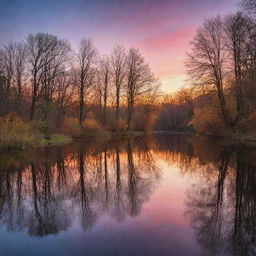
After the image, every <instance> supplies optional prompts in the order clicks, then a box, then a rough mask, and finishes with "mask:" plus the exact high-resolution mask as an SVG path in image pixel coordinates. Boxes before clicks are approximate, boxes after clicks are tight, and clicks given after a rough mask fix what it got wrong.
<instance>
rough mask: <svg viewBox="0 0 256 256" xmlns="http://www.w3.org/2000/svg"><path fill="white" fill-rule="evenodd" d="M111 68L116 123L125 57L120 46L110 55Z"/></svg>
mask: <svg viewBox="0 0 256 256" xmlns="http://www.w3.org/2000/svg"><path fill="white" fill-rule="evenodd" d="M110 59H111V66H112V70H113V79H114V86H115V94H116V121H118V119H119V106H120V92H121V88H122V86H123V84H124V79H125V71H126V61H127V56H126V52H125V49H124V48H123V47H122V46H117V47H115V48H114V49H113V51H112V54H111V57H110Z"/></svg>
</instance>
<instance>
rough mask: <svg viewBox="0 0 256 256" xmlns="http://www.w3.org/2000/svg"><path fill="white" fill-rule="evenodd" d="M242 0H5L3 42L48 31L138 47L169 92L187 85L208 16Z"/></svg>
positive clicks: (1, 3) (102, 44)
mask: <svg viewBox="0 0 256 256" xmlns="http://www.w3.org/2000/svg"><path fill="white" fill-rule="evenodd" d="M237 1H238V0H0V46H1V45H3V44H4V43H6V42H7V41H9V40H14V41H15V40H20V39H24V38H25V37H26V36H27V34H28V33H34V32H48V33H52V34H56V35H58V36H60V37H62V38H67V39H69V40H70V41H71V43H72V44H73V45H74V46H75V45H77V43H78V42H79V40H80V39H81V38H88V37H90V38H92V39H93V41H94V43H95V45H96V47H97V48H98V49H99V51H100V52H102V53H107V52H109V51H110V49H111V48H112V47H113V46H115V45H116V44H122V45H124V46H125V47H131V46H133V47H137V48H139V49H140V50H141V52H142V54H143V55H144V57H145V59H146V61H147V62H149V64H150V66H151V68H152V70H153V71H154V73H155V74H156V75H157V77H159V78H160V81H161V84H162V88H163V90H164V91H166V92H171V91H174V90H177V89H178V88H179V87H181V86H183V85H184V80H185V74H184V72H185V71H184V59H185V56H186V55H185V51H189V47H190V46H189V42H190V41H191V39H192V37H193V35H194V34H195V30H196V27H197V26H198V25H200V24H201V23H202V21H203V19H204V18H205V17H208V16H212V15H215V14H223V13H227V12H232V11H233V10H235V7H236V3H237Z"/></svg>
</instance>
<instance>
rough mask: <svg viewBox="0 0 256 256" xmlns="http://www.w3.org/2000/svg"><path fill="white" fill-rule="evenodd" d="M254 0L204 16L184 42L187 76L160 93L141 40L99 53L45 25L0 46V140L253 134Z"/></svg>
mask: <svg viewBox="0 0 256 256" xmlns="http://www.w3.org/2000/svg"><path fill="white" fill-rule="evenodd" d="M255 14H256V4H255V1H253V0H245V1H242V3H241V4H240V5H239V10H238V11H236V12H234V13H232V14H229V15H226V16H215V17H210V18H207V19H205V20H204V22H203V23H202V24H201V26H200V27H199V28H198V29H197V31H196V34H195V36H194V38H193V39H192V41H191V49H190V50H188V53H187V59H186V60H185V66H186V70H187V77H188V81H189V82H188V84H189V85H188V86H184V88H181V89H180V90H179V91H176V92H174V93H171V94H166V93H165V92H163V91H161V85H160V82H159V80H158V78H157V77H156V76H155V74H154V73H153V71H152V70H151V68H150V66H149V64H148V63H147V61H146V60H145V59H144V57H143V56H142V54H141V53H140V51H139V49H137V48H129V49H125V48H124V47H123V46H121V45H117V46H115V47H114V48H113V49H112V50H111V51H110V53H109V54H108V55H106V54H101V53H100V52H99V51H98V50H97V49H96V47H95V45H94V43H93V40H92V39H89V38H84V39H82V40H81V41H80V43H79V45H78V46H77V47H72V46H71V43H70V42H69V41H68V40H67V39H63V38H60V37H58V36H56V35H52V34H48V33H34V34H29V35H28V36H27V37H26V38H23V39H22V40H21V41H19V42H13V41H11V42H9V43H7V44H5V45H4V46H3V47H2V48H1V49H0V147H8V148H9V147H14V148H23V147H25V146H28V145H29V146H32V145H35V144H49V143H62V142H63V141H69V139H70V138H71V137H87V136H108V135H110V134H118V135H122V134H124V135H129V134H137V133H142V132H143V133H151V132H152V131H161V132H162V131H164V132H166V131H168V132H197V133H200V134H204V135H211V136H225V137H228V138H230V139H231V141H232V142H234V143H255V141H256V130H255V122H256V113H255V110H256V103H255V102H256V93H255V91H256V90H255V89H256V88H255V86H256V84H255V79H256V21H255V16H256V15H255Z"/></svg>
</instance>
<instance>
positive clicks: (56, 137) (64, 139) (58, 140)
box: [38, 134, 72, 146]
mask: <svg viewBox="0 0 256 256" xmlns="http://www.w3.org/2000/svg"><path fill="white" fill-rule="evenodd" d="M71 141H72V139H71V138H70V137H68V136H66V135H63V134H53V135H52V136H51V137H50V139H49V140H48V139H46V138H41V139H39V140H38V145H39V146H58V145H63V144H67V143H70V142H71Z"/></svg>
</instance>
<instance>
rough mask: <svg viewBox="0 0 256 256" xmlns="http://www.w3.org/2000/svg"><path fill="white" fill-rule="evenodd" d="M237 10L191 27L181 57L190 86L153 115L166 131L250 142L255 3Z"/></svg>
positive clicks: (255, 89) (255, 107) (255, 77)
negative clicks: (192, 33)
mask: <svg viewBox="0 0 256 256" xmlns="http://www.w3.org/2000/svg"><path fill="white" fill-rule="evenodd" d="M241 6H242V9H241V10H240V11H238V12H236V13H233V14H230V15H226V16H222V17H221V16H216V17H212V18H208V19H206V20H205V21H204V22H203V24H202V25H201V26H200V27H199V28H198V29H197V32H196V35H195V36H194V38H193V40H192V42H191V45H192V49H191V50H190V52H189V53H188V54H187V55H188V57H187V59H186V68H187V74H188V77H189V79H190V81H191V86H190V87H189V88H187V89H182V90H180V91H179V92H178V93H176V94H175V95H173V96H172V97H171V99H170V98H169V99H168V102H167V104H163V105H162V108H163V109H164V111H161V112H160V113H159V117H160V119H158V122H159V121H160V120H164V119H166V120H167V121H166V122H165V125H166V129H170V128H171V129H174V130H182V129H183V130H186V129H191V127H192V128H193V129H195V130H196V131H198V132H200V133H204V134H210V135H224V136H226V135H228V136H230V135H232V137H233V138H234V139H236V138H240V139H241V138H242V137H243V138H245V139H246V138H248V139H253V138H255V134H256V129H255V124H256V20H255V17H256V15H255V14H256V2H255V1H250V0H248V1H243V2H242V4H241ZM253 6H254V7H253ZM162 123H163V121H162Z"/></svg>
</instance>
